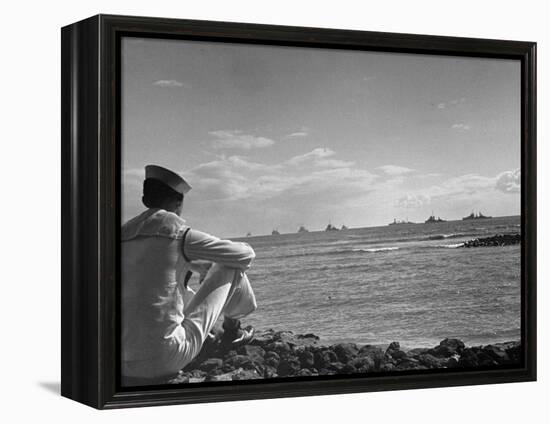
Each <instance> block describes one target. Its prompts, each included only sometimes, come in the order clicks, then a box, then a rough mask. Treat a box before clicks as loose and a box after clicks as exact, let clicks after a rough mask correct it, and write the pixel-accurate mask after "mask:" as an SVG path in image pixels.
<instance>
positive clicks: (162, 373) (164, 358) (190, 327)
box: [122, 264, 257, 386]
mask: <svg viewBox="0 0 550 424" xmlns="http://www.w3.org/2000/svg"><path fill="white" fill-rule="evenodd" d="M184 302H185V309H184V320H183V322H182V323H181V325H177V326H175V327H174V329H173V332H172V333H171V337H170V338H169V339H168V340H167V344H166V347H167V349H164V350H163V352H164V353H163V354H162V355H161V357H159V358H157V359H155V360H153V361H147V363H146V364H145V363H144V361H126V362H123V370H122V374H123V376H136V377H137V376H140V377H138V378H126V379H125V380H127V381H123V385H124V386H130V385H143V384H147V383H144V382H143V381H139V380H141V379H143V378H146V379H155V378H158V379H164V378H166V377H168V376H170V375H174V374H175V373H177V372H178V371H179V370H180V369H182V368H183V367H185V366H186V365H187V364H188V363H189V362H191V361H192V360H193V358H195V357H196V356H197V355H198V354H199V352H200V350H201V347H202V345H203V343H204V341H205V339H206V336H207V335H208V333H209V332H210V330H212V328H213V327H214V325H215V324H216V321H217V320H218V318H219V317H220V316H221V315H222V314H223V315H224V316H227V317H228V318H234V319H240V318H243V317H245V316H246V315H248V314H250V313H251V312H253V311H254V310H255V309H256V307H257V305H256V298H255V296H254V292H253V290H252V287H251V286H250V282H249V281H248V277H247V276H246V274H245V273H244V271H241V270H238V269H232V268H228V267H226V266H223V265H219V264H213V265H212V267H211V268H210V270H209V271H208V274H207V275H206V277H205V279H204V280H203V282H202V284H201V286H200V287H199V289H198V290H197V292H196V293H193V292H192V291H188V292H187V293H185V294H184ZM144 373H145V374H144ZM149 384H156V383H155V382H149Z"/></svg>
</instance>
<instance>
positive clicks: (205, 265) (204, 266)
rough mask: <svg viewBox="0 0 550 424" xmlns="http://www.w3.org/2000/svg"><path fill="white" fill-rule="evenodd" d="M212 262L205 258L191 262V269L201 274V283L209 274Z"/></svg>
mask: <svg viewBox="0 0 550 424" xmlns="http://www.w3.org/2000/svg"><path fill="white" fill-rule="evenodd" d="M212 264H213V262H210V261H204V260H196V261H193V262H191V263H190V264H189V269H190V270H191V271H193V272H196V273H197V274H199V284H201V283H202V281H203V280H204V279H205V277H206V274H208V271H209V270H210V267H211V266H212Z"/></svg>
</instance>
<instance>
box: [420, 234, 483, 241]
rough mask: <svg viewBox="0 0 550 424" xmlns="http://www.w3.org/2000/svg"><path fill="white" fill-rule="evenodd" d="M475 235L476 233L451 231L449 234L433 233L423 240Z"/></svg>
mask: <svg viewBox="0 0 550 424" xmlns="http://www.w3.org/2000/svg"><path fill="white" fill-rule="evenodd" d="M475 235H477V234H476V233H451V234H433V235H431V236H428V237H426V238H425V239H424V240H445V239H453V238H461V237H472V236H475Z"/></svg>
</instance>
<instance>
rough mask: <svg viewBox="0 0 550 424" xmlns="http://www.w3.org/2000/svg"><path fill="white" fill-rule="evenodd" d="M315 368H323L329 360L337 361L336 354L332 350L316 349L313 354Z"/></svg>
mask: <svg viewBox="0 0 550 424" xmlns="http://www.w3.org/2000/svg"><path fill="white" fill-rule="evenodd" d="M313 358H314V364H315V368H317V369H321V368H325V366H326V365H328V364H330V363H331V362H336V361H338V356H336V353H334V352H333V351H332V350H329V349H325V350H318V351H316V352H315V353H314V354H313Z"/></svg>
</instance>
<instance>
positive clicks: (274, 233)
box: [271, 230, 281, 236]
mask: <svg viewBox="0 0 550 424" xmlns="http://www.w3.org/2000/svg"><path fill="white" fill-rule="evenodd" d="M271 235H272V236H280V235H281V233H280V232H279V231H277V230H273V231H272V232H271Z"/></svg>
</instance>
